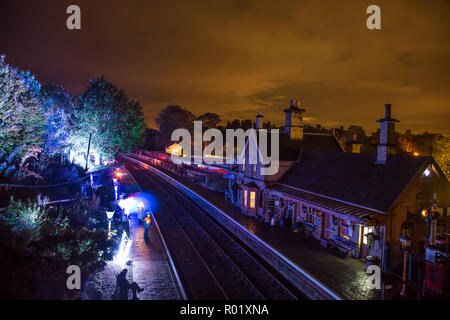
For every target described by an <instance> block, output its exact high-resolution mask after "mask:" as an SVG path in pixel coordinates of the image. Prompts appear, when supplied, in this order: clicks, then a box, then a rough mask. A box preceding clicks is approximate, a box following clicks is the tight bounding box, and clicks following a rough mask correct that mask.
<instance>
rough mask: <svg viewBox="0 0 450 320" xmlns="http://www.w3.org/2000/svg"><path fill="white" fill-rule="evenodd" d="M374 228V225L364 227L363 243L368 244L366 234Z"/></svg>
mask: <svg viewBox="0 0 450 320" xmlns="http://www.w3.org/2000/svg"><path fill="white" fill-rule="evenodd" d="M372 230H373V227H364V233H363V243H364V244H366V245H367V237H366V235H367V234H369V233H371V232H372Z"/></svg>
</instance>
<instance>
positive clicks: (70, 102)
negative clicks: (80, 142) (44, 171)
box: [42, 85, 78, 155]
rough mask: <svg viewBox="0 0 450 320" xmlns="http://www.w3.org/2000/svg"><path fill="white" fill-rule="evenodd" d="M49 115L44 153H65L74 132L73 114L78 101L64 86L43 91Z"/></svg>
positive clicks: (48, 87) (47, 88)
mask: <svg viewBox="0 0 450 320" xmlns="http://www.w3.org/2000/svg"><path fill="white" fill-rule="evenodd" d="M42 96H43V99H44V100H45V109H46V113H47V118H48V121H47V124H46V126H45V129H46V130H45V131H46V132H45V143H44V153H45V154H46V155H52V154H55V153H60V152H64V151H65V150H66V149H67V147H69V137H70V135H71V134H72V131H73V119H72V113H73V112H74V110H75V108H76V106H77V104H78V99H77V98H76V97H75V96H73V95H72V94H70V93H69V92H68V91H67V90H66V89H65V88H64V87H62V86H53V85H47V86H45V87H44V88H43V90H42Z"/></svg>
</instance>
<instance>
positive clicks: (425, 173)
mask: <svg viewBox="0 0 450 320" xmlns="http://www.w3.org/2000/svg"><path fill="white" fill-rule="evenodd" d="M423 175H424V176H425V177H428V176H429V175H430V170H429V169H425V171H424V172H423Z"/></svg>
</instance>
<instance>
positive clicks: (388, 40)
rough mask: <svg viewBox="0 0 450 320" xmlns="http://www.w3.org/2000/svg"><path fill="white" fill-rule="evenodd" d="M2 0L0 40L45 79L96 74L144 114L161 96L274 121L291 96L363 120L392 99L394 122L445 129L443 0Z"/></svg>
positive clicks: (70, 83)
mask: <svg viewBox="0 0 450 320" xmlns="http://www.w3.org/2000/svg"><path fill="white" fill-rule="evenodd" d="M70 4H73V3H72V1H60V0H58V1H42V0H40V1H37V0H32V1H27V2H16V1H2V2H1V5H0V32H1V39H2V40H1V43H0V51H1V52H4V53H6V54H7V60H8V61H9V62H10V63H12V64H15V65H19V66H21V67H23V68H26V69H29V70H31V71H32V72H33V73H35V74H36V75H37V76H38V78H39V79H40V80H41V81H42V82H47V83H60V84H63V85H64V86H66V87H67V88H69V89H70V90H72V91H74V92H75V93H81V92H82V91H83V90H84V88H85V87H86V86H87V84H88V80H89V78H92V77H96V76H100V75H104V76H105V77H106V78H108V79H110V80H111V81H113V82H115V83H117V84H118V85H119V86H121V87H123V88H124V89H125V90H126V91H127V92H128V95H129V96H130V97H131V98H133V99H136V100H138V101H140V102H141V103H142V105H143V106H144V108H145V112H146V117H147V119H148V122H149V123H150V124H151V125H153V124H154V123H153V117H154V116H155V115H156V114H157V113H158V112H159V111H160V110H161V109H162V108H163V107H164V106H165V105H166V104H180V105H183V106H185V107H187V108H189V109H191V110H192V111H193V112H194V113H197V114H199V113H202V112H207V111H213V112H218V113H220V114H222V118H224V119H233V118H235V117H237V118H245V117H251V118H253V117H254V116H255V115H256V113H257V112H258V111H262V112H263V113H264V114H265V120H271V121H275V122H277V123H279V124H281V123H282V121H283V113H282V110H283V108H284V107H285V106H286V104H287V103H288V100H289V99H291V98H297V99H299V100H301V102H302V104H303V105H304V107H305V108H306V109H307V113H306V114H305V116H306V117H307V118H308V119H310V120H311V121H316V122H322V123H325V124H335V123H342V124H360V125H364V126H365V127H367V128H368V129H369V130H374V129H375V128H376V126H377V124H376V122H375V120H376V119H378V118H380V117H381V116H382V114H383V104H384V103H392V104H393V114H394V116H395V117H396V118H398V119H400V120H401V122H400V125H399V127H400V129H406V128H410V129H413V130H415V131H424V130H428V131H441V132H445V133H450V128H449V126H448V119H449V109H450V108H449V102H448V101H449V98H450V90H448V89H449V75H450V72H449V71H450V64H449V61H448V57H449V53H450V52H449V51H450V45H449V43H450V41H449V31H450V29H449V20H448V17H449V13H450V12H449V9H450V2H448V1H446V0H443V1H439V0H434V1H419V0H416V1H412V0H410V1H406V0H405V1H381V0H380V1H377V4H378V5H379V6H380V7H381V11H382V30H376V31H371V30H368V29H367V28H366V27H365V21H366V17H367V15H366V14H365V10H366V8H367V6H368V5H370V4H373V3H372V1H365V0H346V1H319V0H315V1H312V0H310V1H299V0H295V1H275V0H274V1H263V0H260V1H248V0H239V1H238V0H236V1H211V0H205V1H148V0H146V1H118V0H113V1H87V0H78V1H77V4H78V5H79V6H80V7H81V9H82V30H81V31H68V30H67V29H66V27H65V19H66V17H67V15H66V14H65V10H66V7H67V6H68V5H70Z"/></svg>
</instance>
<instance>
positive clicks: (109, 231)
mask: <svg viewBox="0 0 450 320" xmlns="http://www.w3.org/2000/svg"><path fill="white" fill-rule="evenodd" d="M113 217H114V211H106V218H107V219H108V238H111V220H112V218H113Z"/></svg>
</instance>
